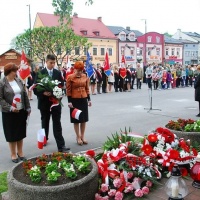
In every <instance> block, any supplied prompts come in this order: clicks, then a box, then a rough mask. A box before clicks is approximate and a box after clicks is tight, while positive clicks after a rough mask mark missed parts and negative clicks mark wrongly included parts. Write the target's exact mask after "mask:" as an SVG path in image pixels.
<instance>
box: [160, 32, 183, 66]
mask: <svg viewBox="0 0 200 200" xmlns="http://www.w3.org/2000/svg"><path fill="white" fill-rule="evenodd" d="M164 39H165V42H164V44H165V47H164V58H163V59H164V64H169V65H173V64H176V63H180V64H183V43H182V42H181V41H180V40H176V39H173V38H171V37H168V36H166V35H165V36H164Z"/></svg>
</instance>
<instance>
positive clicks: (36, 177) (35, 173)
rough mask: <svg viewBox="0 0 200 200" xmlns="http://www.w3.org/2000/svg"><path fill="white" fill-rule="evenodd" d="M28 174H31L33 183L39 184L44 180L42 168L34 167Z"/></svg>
mask: <svg viewBox="0 0 200 200" xmlns="http://www.w3.org/2000/svg"><path fill="white" fill-rule="evenodd" d="M27 173H28V174H29V176H30V178H31V181H32V182H35V183H39V182H40V181H41V179H42V177H41V171H40V168H39V167H37V166H34V167H32V168H31V170H29V171H28V172H27Z"/></svg>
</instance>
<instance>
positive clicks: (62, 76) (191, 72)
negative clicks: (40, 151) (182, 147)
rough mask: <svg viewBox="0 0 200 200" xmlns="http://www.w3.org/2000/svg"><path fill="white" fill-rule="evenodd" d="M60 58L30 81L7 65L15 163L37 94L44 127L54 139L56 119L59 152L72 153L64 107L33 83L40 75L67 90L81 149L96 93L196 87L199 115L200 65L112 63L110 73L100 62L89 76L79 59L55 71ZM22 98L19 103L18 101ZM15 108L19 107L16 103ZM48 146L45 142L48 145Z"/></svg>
mask: <svg viewBox="0 0 200 200" xmlns="http://www.w3.org/2000/svg"><path fill="white" fill-rule="evenodd" d="M55 60H56V59H55V56H54V55H51V54H49V55H47V57H46V66H45V67H44V68H43V69H40V68H39V67H38V66H36V67H35V69H34V70H33V71H31V73H30V75H29V77H28V78H27V79H26V81H24V82H22V80H20V77H18V73H17V72H18V70H19V68H18V66H16V64H14V63H8V64H7V65H6V66H5V67H4V77H3V78H2V79H1V80H0V106H1V111H2V122H3V123H2V124H3V130H4V135H5V138H6V141H7V142H8V144H9V148H10V153H11V160H12V161H13V162H14V163H17V162H18V161H20V160H25V159H26V158H25V156H24V152H23V139H24V138H25V137H26V131H27V129H26V120H27V117H28V116H29V115H30V114H31V105H30V102H29V101H30V100H32V99H33V98H32V95H33V94H32V93H33V92H34V94H35V95H36V96H37V100H38V109H39V110H40V114H41V128H43V129H44V131H45V136H46V139H47V141H48V139H49V121H50V117H51V116H52V122H53V123H52V124H53V135H54V138H55V141H56V144H57V149H58V151H59V152H68V151H69V150H70V148H69V147H66V146H65V140H64V138H63V135H62V125H61V109H62V107H61V105H60V104H59V105H56V106H52V98H51V97H52V96H53V93H52V92H51V91H48V90H45V91H42V92H41V91H40V90H38V89H37V87H34V89H33V91H32V90H30V88H32V86H33V85H36V84H38V83H39V81H40V80H39V73H40V74H42V75H45V76H48V77H51V80H54V81H55V80H57V81H59V83H60V87H61V88H62V93H63V96H64V95H66V96H67V98H68V107H69V108H70V121H71V123H73V124H74V132H75V135H76V141H77V144H78V145H83V144H88V141H87V140H86V138H85V129H86V122H88V121H89V117H88V106H91V105H92V103H91V99H90V93H91V94H92V95H96V94H101V93H110V92H113V91H114V92H131V90H132V89H139V90H140V89H142V84H144V83H146V84H148V88H149V89H154V90H165V89H174V88H179V87H194V88H195V101H198V102H199V114H198V115H197V117H200V73H199V72H200V65H198V66H194V65H189V66H182V65H180V64H175V65H166V66H162V65H160V64H159V65H158V64H156V63H152V64H149V65H147V66H146V67H141V64H140V63H137V65H136V67H135V68H133V66H132V65H125V64H124V63H121V64H120V65H116V64H115V65H114V64H113V65H111V66H110V69H109V70H105V69H104V67H102V66H101V65H100V64H93V65H92V67H93V68H92V69H93V73H91V74H90V76H88V73H87V68H86V66H85V65H84V63H83V62H82V61H77V62H76V63H75V64H74V65H73V66H72V67H71V68H68V69H66V68H65V67H62V68H61V69H59V68H58V69H56V68H55V63H56V61H55ZM16 96H20V100H19V101H18V100H17V99H15V97H16ZM61 100H62V98H61V99H60V101H61ZM15 104H16V105H15ZM74 110H78V111H79V112H80V113H81V114H80V113H79V115H80V116H79V117H78V118H77V117H74V116H73V113H74ZM44 145H46V144H44Z"/></svg>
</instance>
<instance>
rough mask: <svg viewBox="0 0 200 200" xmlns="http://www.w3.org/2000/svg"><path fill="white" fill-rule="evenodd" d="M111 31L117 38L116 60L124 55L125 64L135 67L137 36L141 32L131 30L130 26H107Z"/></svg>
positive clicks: (119, 60) (119, 59)
mask: <svg viewBox="0 0 200 200" xmlns="http://www.w3.org/2000/svg"><path fill="white" fill-rule="evenodd" d="M107 27H108V28H109V29H110V30H111V31H112V33H113V34H114V35H115V36H116V37H117V38H118V51H117V52H116V53H117V57H118V62H119V63H120V62H121V60H122V56H124V58H125V61H126V64H127V65H132V66H133V67H136V63H137V37H138V36H141V35H142V33H141V32H139V31H137V30H131V29H130V27H126V29H125V28H123V27H121V26H107Z"/></svg>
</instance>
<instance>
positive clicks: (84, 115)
mask: <svg viewBox="0 0 200 200" xmlns="http://www.w3.org/2000/svg"><path fill="white" fill-rule="evenodd" d="M74 69H75V73H74V74H71V75H69V76H68V78H67V96H68V107H69V108H70V117H71V123H73V124H74V130H75V133H76V140H77V144H78V145H83V144H87V143H88V142H87V140H85V128H86V122H87V121H88V106H91V105H92V104H91V100H90V93H89V78H88V77H87V75H86V74H84V73H83V70H84V64H83V62H81V61H77V62H76V63H75V64H74ZM75 108H76V109H78V110H79V112H81V113H80V115H79V118H74V117H73V115H72V112H73V111H74V109H75Z"/></svg>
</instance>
